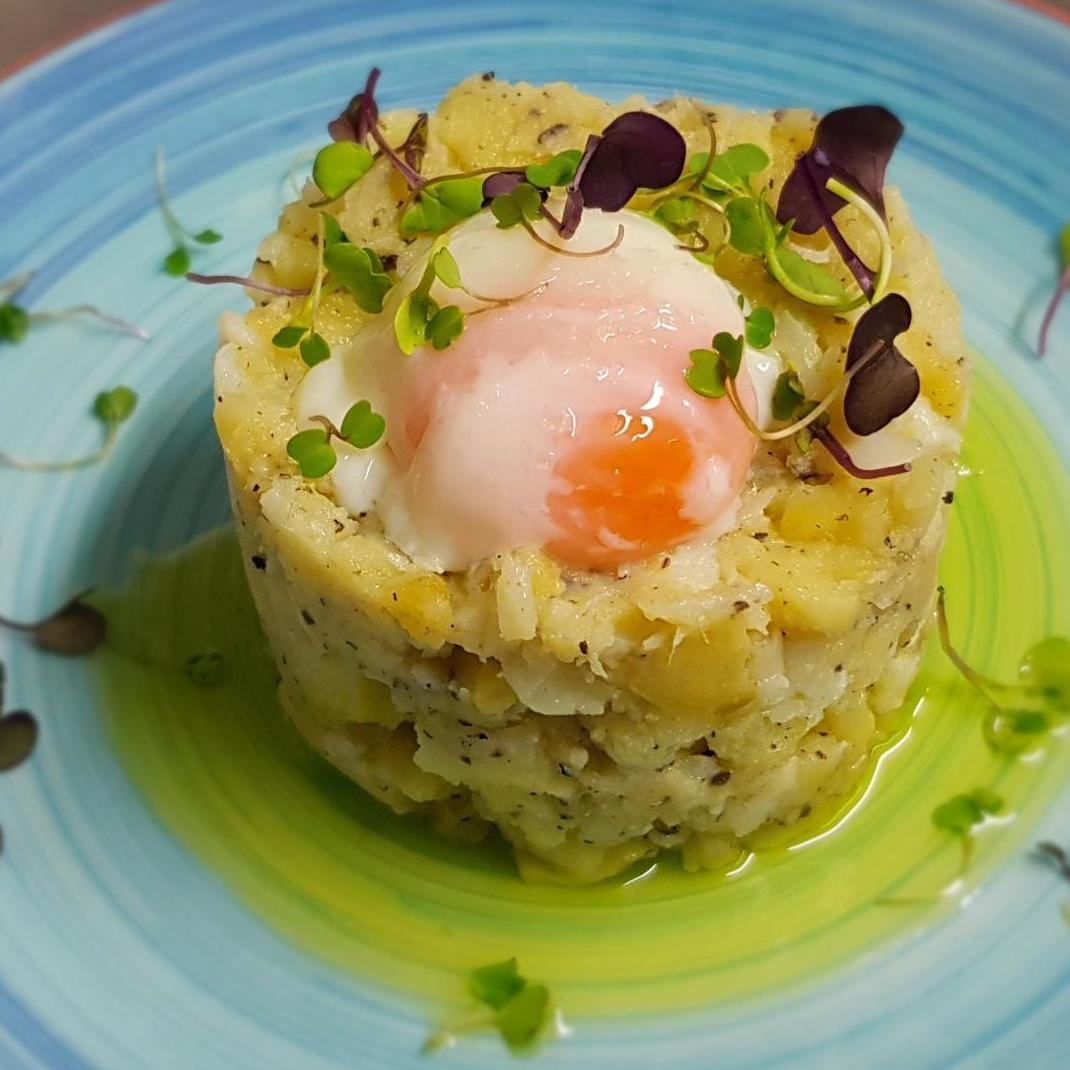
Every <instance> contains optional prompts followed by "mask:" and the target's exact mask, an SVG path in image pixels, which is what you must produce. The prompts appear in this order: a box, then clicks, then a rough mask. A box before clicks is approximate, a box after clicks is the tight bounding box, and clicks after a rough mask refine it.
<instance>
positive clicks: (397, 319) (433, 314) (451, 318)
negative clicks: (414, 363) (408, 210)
mask: <svg viewBox="0 0 1070 1070" xmlns="http://www.w3.org/2000/svg"><path fill="white" fill-rule="evenodd" d="M443 241H444V239H439V242H438V243H436V245H435V246H432V249H431V253H430V255H429V256H428V258H427V267H426V268H424V273H423V275H422V276H421V278H420V281H419V282H418V283H417V284H416V287H415V288H414V289H413V290H412V291H410V292H409V293H408V294H406V295H405V297H404V298H403V299H402V301H401V303H400V304H399V305H398V308H397V312H396V313H395V314H394V337H395V339H396V340H397V343H398V348H399V349H400V350H401V352H402V353H404V354H405V356H407V357H408V356H411V355H412V354H413V353H414V352H415V351H416V350H417V349H419V347H420V346H422V345H426V344H427V343H428V342H430V343H431V345H432V346H433V347H434V348H435V349H440V350H441V349H446V348H448V346H449V345H450V344H451V343H452V342H453V341H454V340H455V339H456V338H458V337H459V336H460V334H461V332H462V331H463V330H464V312H463V311H462V310H461V308H460V307H459V306H458V305H446V306H445V307H441V306H440V305H439V304H438V302H437V301H436V300H435V299H434V298H433V297H432V296H431V287H432V286H433V285H434V284H435V282H436V280H437V281H440V282H441V283H442V285H443V286H446V287H448V288H449V289H451V290H462V291H465V292H468V291H467V290H465V287H464V283H463V282H462V280H461V270H460V267H459V266H458V264H457V261H456V259H455V258H454V256H453V254H452V253H451V252H450V251H449V249H447V248H446V247H445V245H444V244H441V243H442V242H443Z"/></svg>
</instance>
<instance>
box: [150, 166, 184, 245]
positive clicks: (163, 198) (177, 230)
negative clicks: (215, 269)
mask: <svg viewBox="0 0 1070 1070" xmlns="http://www.w3.org/2000/svg"><path fill="white" fill-rule="evenodd" d="M155 176H156V201H157V203H158V204H159V206H160V215H162V216H163V221H164V223H165V224H166V226H167V230H168V232H169V233H170V235H171V237H172V238H174V240H175V243H176V244H177V245H180V246H183V247H184V246H185V244H186V238H187V237H188V232H187V231H186V228H185V227H183V226H182V224H181V223H180V222H179V221H178V216H176V215H175V213H174V210H173V209H172V208H171V202H170V200H169V199H168V196H167V171H166V165H165V163H164V155H163V149H162V148H158V149H157V150H156V165H155Z"/></svg>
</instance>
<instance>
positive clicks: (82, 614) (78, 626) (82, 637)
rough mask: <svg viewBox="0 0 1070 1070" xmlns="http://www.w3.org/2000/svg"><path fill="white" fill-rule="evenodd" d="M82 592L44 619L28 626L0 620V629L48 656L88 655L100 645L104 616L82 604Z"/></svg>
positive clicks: (93, 607) (103, 633)
mask: <svg viewBox="0 0 1070 1070" xmlns="http://www.w3.org/2000/svg"><path fill="white" fill-rule="evenodd" d="M87 593H88V592H83V593H82V594H80V595H78V596H77V597H75V598H72V599H71V600H70V601H69V602H67V603H66V605H64V606H62V607H61V608H60V609H58V610H56V611H55V612H54V613H50V614H49V615H48V616H47V617H43V618H42V619H41V620H38V621H33V622H31V623H24V622H20V621H14V620H9V619H8V618H6V617H0V627H3V628H7V629H9V630H11V631H14V632H21V633H22V634H24V635H26V636H28V637H29V638H30V639H31V640H32V642H33V644H34V646H36V647H38V648H39V649H41V650H47V651H48V652H49V653H51V654H62V655H65V656H67V657H77V656H80V655H83V654H92V653H93V652H94V651H95V650H97V649H98V648H99V647H100V645H101V644H102V643H103V642H104V639H105V635H106V632H107V622H106V621H105V619H104V614H103V613H101V612H100V610H99V609H97V608H96V607H95V606H92V605H90V604H89V603H88V602H86V601H85V597H86V594H87Z"/></svg>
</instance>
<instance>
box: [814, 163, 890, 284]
mask: <svg viewBox="0 0 1070 1070" xmlns="http://www.w3.org/2000/svg"><path fill="white" fill-rule="evenodd" d="M825 188H826V189H827V190H828V191H829V193H835V194H836V196H837V197H839V198H841V199H842V200H845V201H846V202H847V203H848V204H850V205H853V206H854V207H855V208H857V209H858V210H859V211H860V212H861V213H862V215H864V216H865V217H866V219H867V220H868V221H869V224H870V225H871V226H872V227H873V229H874V230H875V231H876V232H877V236H878V237H879V238H880V243H881V253H880V264H879V265H878V267H877V278H876V281H874V282H872V292H870V293H868V294H867V296H868V297H869V301H870V304H876V303H877V302H878V301H879V300H880V299H881V298H882V297H883V296H884V293H885V291H886V290H887V289H888V279H889V278H890V277H891V274H892V236H891V234H889V233H888V224H887V223H885V221H884V220H883V219H882V218H881V215H880V213H879V212H878V211H877V210H876V209H875V208H874V207H873V205H872V204H870V203H869V201H867V200H866V198H865V197H862V196H860V195H859V194H858V193H857V192H856V191H855V190H853V189H851V187H850V186H846V185H844V183H842V182H840V181H839V179H836V178H830V179H829V180H828V181H827V182H826V183H825ZM839 233H840V232H839V228H838V227H837V228H836V234H839ZM835 240H836V238H835V235H833V241H834V242H835ZM840 240H841V241H842V240H843V235H842V234H840ZM845 244H846V243H845ZM837 248H839V246H838V245H837ZM848 251H849V252H850V254H851V257H853V258H854V260H857V261H858V263H859V264H862V261H861V260H858V257H857V255H856V254H855V253H854V251H853V250H851V249H850V247H849V246H848ZM841 255H843V251H842V250H841ZM844 259H845V261H846V263H847V266H848V267H849V268H851V272H852V274H854V275H855V278H858V275H857V274H856V273H855V269H854V268H853V267H852V261H851V260H850V259H848V258H847V257H844ZM862 267H863V268H864V270H865V271H866V272H867V273H869V268H866V267H865V265H862ZM859 285H860V286H862V290H863V292H866V287H865V286H863V285H862V281H861V279H859Z"/></svg>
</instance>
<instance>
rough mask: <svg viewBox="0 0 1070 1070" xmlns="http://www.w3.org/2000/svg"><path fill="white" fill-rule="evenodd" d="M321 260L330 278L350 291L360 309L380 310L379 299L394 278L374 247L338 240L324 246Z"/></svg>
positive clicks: (392, 283)
mask: <svg viewBox="0 0 1070 1070" xmlns="http://www.w3.org/2000/svg"><path fill="white" fill-rule="evenodd" d="M323 262H324V265H325V266H326V268H327V270H328V271H329V272H330V278H331V280H332V282H333V283H337V284H338V285H339V286H341V287H342V288H344V289H345V290H346V291H347V292H348V293H349V294H351V295H352V297H353V299H354V300H355V301H356V302H357V305H358V306H359V307H360V308H361V309H362V310H363V311H365V312H369V313H373V314H374V313H378V312H382V310H383V301H384V299H385V298H386V295H387V294H388V293H389V292H390V290H391V289H392V288H393V285H394V282H393V280H392V279H391V278H390V276H389V275H387V274H386V272H385V271H384V270H383V262H382V261H381V260H380V259H379V257H378V255H377V254H376V253H375V252H374V250H372V249H366V248H360V247H359V246H356V245H351V244H349V243H348V242H338V243H335V244H333V245H329V246H328V247H327V249H326V250H325V251H324V254H323Z"/></svg>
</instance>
